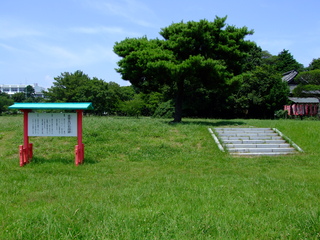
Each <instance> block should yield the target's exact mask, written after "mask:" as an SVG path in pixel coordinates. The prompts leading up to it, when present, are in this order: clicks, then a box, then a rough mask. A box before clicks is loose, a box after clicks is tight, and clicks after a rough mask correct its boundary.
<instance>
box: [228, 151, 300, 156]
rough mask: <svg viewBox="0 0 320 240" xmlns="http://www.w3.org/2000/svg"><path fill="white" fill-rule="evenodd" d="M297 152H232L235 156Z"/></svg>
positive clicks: (275, 154)
mask: <svg viewBox="0 0 320 240" xmlns="http://www.w3.org/2000/svg"><path fill="white" fill-rule="evenodd" d="M294 153H295V152H266V153H258V152H236V153H230V154H231V155H233V156H252V157H255V156H277V155H289V154H294Z"/></svg>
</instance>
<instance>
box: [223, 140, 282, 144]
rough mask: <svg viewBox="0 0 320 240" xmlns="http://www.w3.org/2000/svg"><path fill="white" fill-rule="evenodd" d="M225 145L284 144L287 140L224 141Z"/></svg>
mask: <svg viewBox="0 0 320 240" xmlns="http://www.w3.org/2000/svg"><path fill="white" fill-rule="evenodd" d="M224 143H225V144H283V143H286V141H285V140H283V139H280V140H264V139H260V140H228V139H227V140H224Z"/></svg>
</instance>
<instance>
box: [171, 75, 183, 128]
mask: <svg viewBox="0 0 320 240" xmlns="http://www.w3.org/2000/svg"><path fill="white" fill-rule="evenodd" d="M177 87H178V91H177V97H176V102H175V113H174V120H173V122H181V119H182V104H183V94H184V81H183V80H182V81H179V82H178V86H177Z"/></svg>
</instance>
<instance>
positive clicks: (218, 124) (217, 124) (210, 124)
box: [166, 120, 247, 127]
mask: <svg viewBox="0 0 320 240" xmlns="http://www.w3.org/2000/svg"><path fill="white" fill-rule="evenodd" d="M166 123H167V124H172V125H175V124H181V125H203V126H208V127H222V126H239V125H246V124H247V123H245V122H242V121H233V120H221V121H216V122H209V121H197V120H195V121H192V120H190V121H188V120H186V121H182V122H180V123H177V122H166Z"/></svg>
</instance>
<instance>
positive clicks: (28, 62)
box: [0, 0, 320, 87]
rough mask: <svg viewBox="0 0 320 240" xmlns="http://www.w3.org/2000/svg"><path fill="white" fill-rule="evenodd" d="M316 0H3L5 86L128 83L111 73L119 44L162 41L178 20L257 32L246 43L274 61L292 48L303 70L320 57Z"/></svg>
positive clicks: (0, 57)
mask: <svg viewBox="0 0 320 240" xmlns="http://www.w3.org/2000/svg"><path fill="white" fill-rule="evenodd" d="M319 8H320V1H319V0H304V1H302V0H193V1H191V0H171V1H168V0H161V1H155V0H46V1H44V0H10V1H9V0H3V1H1V2H0V73H1V74H0V84H33V83H38V84H39V85H40V86H43V87H50V86H52V82H53V81H54V77H57V76H59V75H60V74H61V73H63V72H74V71H76V70H81V71H83V72H84V73H86V74H88V75H89V77H97V78H99V79H103V80H105V81H106V82H110V81H113V82H116V83H118V84H120V85H121V86H126V85H129V82H128V81H123V80H122V79H121V76H120V75H119V74H118V73H117V72H116V71H115V70H114V69H115V68H116V67H117V61H118V60H119V58H118V56H117V55H116V54H114V53H113V50H112V49H113V46H114V43H115V42H117V41H118V42H119V41H122V40H124V39H125V38H126V37H130V38H132V37H142V36H145V35H146V36H147V37H148V38H150V39H151V38H157V37H158V38H160V37H161V36H160V35H159V31H160V29H161V28H163V27H166V26H169V25H170V24H171V23H174V22H181V21H184V22H187V21H191V20H192V21H198V20H200V19H207V20H209V21H213V20H214V18H215V16H219V17H224V16H226V15H227V16H228V19H227V24H229V25H235V26H237V27H243V26H247V27H248V28H249V29H253V30H254V32H255V33H254V34H253V35H252V36H250V37H248V39H250V40H252V41H255V42H256V43H257V44H258V45H259V46H260V47H261V48H262V49H263V50H267V51H269V52H270V53H271V54H273V55H277V54H278V53H279V52H281V51H282V50H283V49H287V50H289V52H290V53H291V54H292V55H293V56H294V58H295V59H296V60H297V61H298V62H300V63H302V64H303V65H305V66H308V65H309V63H310V62H311V61H312V59H314V58H320V16H319Z"/></svg>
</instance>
